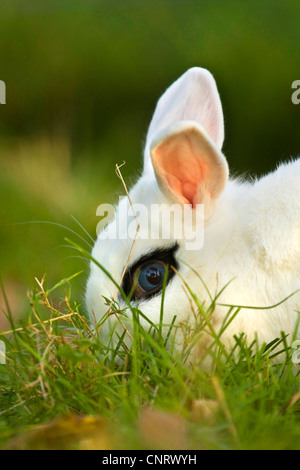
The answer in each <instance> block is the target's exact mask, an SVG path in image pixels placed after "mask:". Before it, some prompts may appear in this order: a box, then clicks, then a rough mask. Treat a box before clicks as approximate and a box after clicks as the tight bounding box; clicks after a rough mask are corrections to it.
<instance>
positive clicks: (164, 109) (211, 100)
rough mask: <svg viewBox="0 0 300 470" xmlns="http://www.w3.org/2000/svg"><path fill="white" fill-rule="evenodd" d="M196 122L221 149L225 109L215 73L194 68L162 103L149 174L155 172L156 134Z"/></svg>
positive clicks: (147, 161) (158, 108)
mask: <svg viewBox="0 0 300 470" xmlns="http://www.w3.org/2000/svg"><path fill="white" fill-rule="evenodd" d="M185 120H189V121H195V122H197V123H198V124H200V125H201V126H203V128H204V129H205V131H206V133H207V134H208V135H209V137H210V138H211V139H212V140H213V141H214V142H215V143H216V145H217V146H218V147H219V148H221V147H222V145H223V140H224V122H223V112H222V105H221V101H220V97H219V93H218V90H217V86H216V82H215V80H214V78H213V76H212V75H211V73H210V72H209V71H208V70H206V69H203V68H200V67H193V68H191V69H189V70H187V72H185V73H184V74H183V75H182V76H181V77H180V78H179V79H178V80H176V81H175V82H174V83H173V84H172V85H171V86H170V87H169V88H168V89H167V90H166V91H165V93H164V94H163V95H162V97H161V98H160V99H159V101H158V103H157V105H156V109H155V111H154V115H153V118H152V121H151V123H150V126H149V130H148V134H147V138H146V148H145V171H147V170H150V171H151V161H150V152H149V146H150V143H151V141H152V139H153V137H154V136H155V134H156V133H157V132H159V131H161V130H162V129H164V128H166V127H168V126H169V125H170V124H173V123H175V122H177V121H185Z"/></svg>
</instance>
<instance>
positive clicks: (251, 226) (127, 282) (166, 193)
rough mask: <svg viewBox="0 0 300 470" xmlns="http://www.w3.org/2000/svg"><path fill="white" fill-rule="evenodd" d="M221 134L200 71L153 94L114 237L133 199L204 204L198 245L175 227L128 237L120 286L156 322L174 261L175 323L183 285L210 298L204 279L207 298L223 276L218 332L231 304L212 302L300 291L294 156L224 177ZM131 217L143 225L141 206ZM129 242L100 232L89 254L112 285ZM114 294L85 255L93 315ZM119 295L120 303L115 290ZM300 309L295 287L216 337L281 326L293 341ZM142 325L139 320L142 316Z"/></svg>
mask: <svg viewBox="0 0 300 470" xmlns="http://www.w3.org/2000/svg"><path fill="white" fill-rule="evenodd" d="M223 139H224V123H223V113H222V107H221V102H220V98H219V94H218V91H217V87H216V84H215V80H214V78H213V77H212V75H211V74H210V72H208V71H207V70H205V69H202V68H196V67H195V68H191V69H189V70H188V71H187V72H185V73H184V74H183V75H182V76H181V77H180V78H179V79H178V80H177V81H175V82H174V83H173V84H172V85H171V86H170V87H169V88H168V89H167V90H166V92H165V93H164V94H163V95H162V97H161V98H160V99H159V101H158V103H157V106H156V109H155V112H154V115H153V119H152V121H151V124H150V127H149V130H148V134H147V137H146V143H145V156H144V169H143V173H142V176H141V177H140V179H139V180H138V181H137V183H136V184H135V186H134V187H133V188H132V189H131V191H130V193H129V196H130V201H131V202H130V201H129V199H128V198H124V199H122V200H121V202H120V204H119V206H118V207H117V210H116V218H115V220H114V221H113V222H111V224H110V226H109V229H116V228H117V229H118V233H119V234H120V233H121V234H122V233H123V230H124V233H126V230H127V228H126V227H127V225H128V217H129V216H128V211H129V209H130V204H133V205H136V204H141V205H143V207H146V208H148V209H149V211H150V206H151V205H153V204H165V205H167V207H171V205H172V204H173V203H174V202H176V203H179V204H180V205H181V206H183V205H184V204H190V205H191V206H189V208H190V211H191V212H192V213H193V212H194V211H195V208H196V205H197V204H204V243H203V246H202V248H201V247H200V248H198V249H186V244H185V241H186V240H182V239H177V238H176V236H175V233H171V234H170V237H169V238H168V239H165V238H163V237H161V236H160V237H159V238H158V239H150V238H148V239H144V238H143V237H140V238H137V239H136V241H135V243H134V244H133V249H132V253H131V255H130V259H129V262H128V267H127V270H126V274H125V276H124V277H123V280H122V283H121V285H122V287H123V289H124V290H125V292H126V293H127V294H128V293H129V291H130V289H131V288H132V286H133V283H134V281H135V282H136V283H137V284H136V287H135V292H134V295H133V299H132V302H133V305H135V304H136V302H137V303H138V305H139V308H140V310H141V312H143V314H144V315H145V316H146V317H148V318H149V319H150V320H151V321H152V322H153V323H156V324H157V323H159V319H160V308H161V294H162V283H163V282H162V279H163V275H164V272H165V265H166V264H169V265H173V266H174V267H175V268H176V273H175V272H174V271H173V270H171V269H170V270H169V275H168V279H167V285H166V289H165V299H164V319H163V321H164V323H165V324H168V323H169V324H170V323H171V322H172V320H173V317H174V315H176V321H177V322H178V323H182V324H184V323H186V322H188V321H191V319H192V318H193V313H192V310H193V309H192V304H193V301H191V298H190V296H189V295H188V292H187V288H186V286H188V287H189V288H190V290H191V291H192V292H194V293H195V294H196V295H197V297H198V299H200V300H201V301H203V302H205V301H206V304H209V295H208V292H207V290H206V289H205V287H204V285H203V282H202V280H203V281H204V282H205V284H206V286H207V288H208V290H209V291H210V292H211V295H212V296H214V295H215V294H216V293H218V292H219V291H220V290H221V289H222V288H223V287H224V286H225V285H226V284H228V283H229V284H228V285H227V287H226V288H225V289H224V290H223V291H222V293H221V295H220V297H219V298H218V301H217V302H218V305H216V307H215V310H214V313H213V316H212V322H213V325H214V327H215V328H216V330H218V328H219V327H220V325H221V324H222V322H223V320H224V318H225V316H226V314H227V313H228V307H226V306H224V305H223V306H222V305H219V304H231V305H242V306H246V307H247V306H248V307H251V306H253V307H269V306H271V305H275V304H278V303H280V301H281V300H283V299H284V298H286V297H288V296H289V295H290V294H292V293H293V292H295V291H297V289H299V288H300V161H299V160H296V161H291V162H289V163H285V164H281V165H280V166H278V168H277V169H276V170H275V171H274V172H273V173H270V174H268V175H266V176H264V177H262V178H261V179H258V180H253V181H252V182H250V183H249V182H245V181H242V180H240V179H229V175H228V165H227V161H226V158H225V157H224V155H223V154H222V152H221V148H222V144H223ZM257 151H258V153H259V145H258V149H257ZM241 158H242V149H241ZM138 222H139V224H140V231H141V232H143V230H144V229H145V228H146V226H147V225H148V223H149V220H148V219H147V217H146V216H145V214H143V211H141V213H140V214H139V215H138ZM162 225H163V223H162ZM112 233H113V230H112ZM131 247H132V238H131V239H128V238H126V237H125V236H124V237H122V236H118V237H117V238H116V239H111V238H107V239H105V237H103V239H102V238H101V236H100V237H99V238H98V240H97V241H96V244H95V246H94V249H93V252H92V256H93V258H94V259H95V260H97V261H98V262H99V263H100V264H101V265H102V266H103V267H104V268H105V269H106V270H107V271H108V272H109V273H110V274H111V275H112V277H113V278H114V279H115V280H116V281H117V282H119V281H120V280H121V278H122V273H123V270H124V268H125V267H126V263H127V260H128V256H129V253H130V250H131ZM197 273H199V276H197ZM201 279H202V280H201ZM185 283H186V284H185ZM115 294H116V286H115V285H114V284H113V283H112V281H111V280H110V279H109V278H108V277H107V275H106V274H105V273H104V272H103V271H102V270H101V269H100V268H99V267H98V266H97V265H96V264H95V263H94V262H91V271H90V277H89V280H88V284H87V289H86V301H87V308H88V311H89V314H90V318H91V321H92V322H94V321H95V319H96V320H97V321H99V320H100V319H101V318H103V316H104V315H105V313H106V312H107V309H108V306H107V303H106V302H105V300H104V298H103V296H104V297H106V298H113V297H114V296H115ZM116 300H117V301H118V303H119V304H120V306H121V307H124V306H126V303H125V302H124V301H123V300H122V297H121V296H120V294H118V296H117V297H116ZM299 307H300V294H297V293H296V294H295V295H293V296H291V297H289V299H288V300H286V301H285V302H283V303H280V304H279V305H278V306H276V307H274V308H271V309H258V310H256V309H251V308H243V309H241V311H240V312H239V313H238V315H237V316H236V317H235V319H234V320H233V321H232V323H231V324H230V325H229V327H228V328H227V329H226V331H225V332H224V333H223V336H222V340H223V342H224V343H225V344H226V345H227V346H228V347H229V346H230V344H232V337H233V335H235V334H239V333H241V332H244V333H245V335H246V337H247V338H248V339H249V340H250V341H251V340H253V338H255V337H256V335H257V337H258V339H259V342H260V343H262V342H267V343H268V342H270V341H272V340H273V339H274V338H277V337H279V336H280V333H281V331H284V332H285V333H287V334H288V335H289V338H290V339H291V338H292V335H293V333H294V331H295V327H296V324H297V318H298V313H297V308H299ZM118 321H119V320H118V319H117V318H116V317H115V316H114V315H111V316H110V317H109V319H108V321H106V322H105V323H104V325H103V328H104V329H102V330H101V331H102V332H105V331H106V332H107V331H108V328H109V327H110V326H111V324H114V323H115V322H117V323H118ZM141 322H142V323H144V324H146V320H144V319H143V318H141ZM129 328H130V327H129Z"/></svg>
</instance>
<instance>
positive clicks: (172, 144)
mask: <svg viewBox="0 0 300 470" xmlns="http://www.w3.org/2000/svg"><path fill="white" fill-rule="evenodd" d="M153 159H154V160H155V168H156V173H158V174H159V177H160V180H164V179H165V180H166V181H165V183H164V184H166V183H167V186H169V188H170V189H171V191H172V192H174V193H175V194H176V196H177V198H179V199H180V200H181V202H183V203H184V204H192V205H193V207H194V206H195V205H196V203H197V202H200V201H196V197H197V193H198V187H199V184H201V183H202V182H203V181H204V180H205V175H206V172H207V164H205V162H204V161H203V160H204V159H201V158H199V155H196V153H195V149H194V148H193V145H192V143H191V141H190V139H189V136H188V135H187V134H185V133H181V134H178V135H173V136H171V137H170V138H168V139H166V140H165V141H164V142H162V143H161V144H160V145H158V146H157V147H156V149H155V150H154V152H153ZM162 182H163V181H162Z"/></svg>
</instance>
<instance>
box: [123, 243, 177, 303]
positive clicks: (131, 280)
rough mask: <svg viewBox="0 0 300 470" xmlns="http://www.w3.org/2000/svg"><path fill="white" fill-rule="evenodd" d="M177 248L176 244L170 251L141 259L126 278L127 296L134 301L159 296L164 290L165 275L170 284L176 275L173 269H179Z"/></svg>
mask: <svg viewBox="0 0 300 470" xmlns="http://www.w3.org/2000/svg"><path fill="white" fill-rule="evenodd" d="M177 248H178V245H177V244H176V245H175V246H173V247H172V248H169V249H163V250H162V249H161V250H154V251H153V252H151V253H149V254H148V255H146V256H144V257H142V258H140V260H139V261H138V262H136V263H135V264H134V265H133V266H132V267H131V268H129V269H128V270H127V272H126V274H125V276H124V281H123V286H122V287H123V290H124V292H125V294H126V295H127V296H130V297H131V298H133V299H134V298H135V299H143V298H150V297H152V296H153V295H155V294H158V293H159V292H160V291H161V290H162V287H163V284H164V278H165V275H166V276H167V278H166V281H167V282H166V284H168V282H169V281H170V279H171V278H172V277H173V276H174V274H175V271H174V269H173V268H176V269H177V268H178V264H177V262H176V260H175V257H174V253H175V251H176V250H177ZM166 271H167V274H166Z"/></svg>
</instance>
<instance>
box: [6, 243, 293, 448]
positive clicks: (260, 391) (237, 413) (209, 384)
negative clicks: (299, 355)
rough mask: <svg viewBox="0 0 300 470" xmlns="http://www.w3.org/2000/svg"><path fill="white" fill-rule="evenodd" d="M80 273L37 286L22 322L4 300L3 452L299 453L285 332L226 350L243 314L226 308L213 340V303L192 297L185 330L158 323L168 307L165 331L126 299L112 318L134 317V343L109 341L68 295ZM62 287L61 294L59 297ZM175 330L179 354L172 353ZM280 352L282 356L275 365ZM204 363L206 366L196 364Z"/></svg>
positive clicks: (241, 339)
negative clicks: (227, 336)
mask: <svg viewBox="0 0 300 470" xmlns="http://www.w3.org/2000/svg"><path fill="white" fill-rule="evenodd" d="M76 246H77V248H78V249H79V250H80V253H81V254H82V255H84V254H85V253H86V252H85V251H84V250H83V249H81V248H80V247H79V246H78V245H76ZM107 274H108V275H109V273H107ZM77 275H78V276H79V277H80V275H82V274H81V273H78V274H77ZM77 275H75V276H71V277H70V278H68V279H65V280H63V281H61V282H59V283H57V284H56V285H55V286H52V287H47V285H46V279H45V278H43V279H42V280H37V284H36V287H35V288H34V289H33V290H32V291H31V292H30V293H29V295H28V300H29V305H28V309H27V314H26V317H25V318H23V319H22V320H20V321H19V322H17V323H16V322H15V321H14V319H13V317H12V315H11V312H10V309H9V305H8V303H7V308H6V310H7V311H6V315H7V317H8V319H9V321H10V329H9V330H8V331H5V332H2V333H0V334H1V336H0V339H1V340H3V341H4V342H5V345H6V353H7V361H6V364H2V365H0V443H1V447H2V448H6V449H7V448H8V449H57V448H63V449H86V448H92V449H110V450H111V449H186V450H187V449H299V448H300V416H299V413H298V412H297V411H298V409H299V402H298V399H300V392H299V371H298V370H297V369H296V367H297V366H295V365H294V364H293V363H292V360H291V350H290V349H289V347H288V345H287V339H286V336H285V335H284V333H282V336H281V337H280V338H277V339H274V341H272V342H271V343H270V344H263V345H260V346H258V343H257V341H253V343H252V344H250V345H249V344H247V342H246V341H245V337H244V335H240V336H237V337H235V345H234V347H233V349H232V351H226V349H225V348H224V346H223V344H222V331H224V330H225V329H226V327H227V326H228V324H229V323H230V321H232V319H233V318H234V316H235V315H237V314H238V313H239V311H240V309H241V307H234V306H232V307H228V316H227V318H226V320H225V321H224V325H223V329H221V332H220V333H217V332H216V331H215V330H214V328H213V324H212V322H211V316H212V313H213V310H214V306H215V303H216V301H217V298H214V299H211V305H210V306H209V307H206V308H205V309H204V306H203V305H202V304H201V302H199V300H198V299H197V297H196V296H195V294H193V293H192V292H190V295H192V296H193V299H194V300H195V302H196V305H197V307H198V308H197V319H198V320H197V321H196V324H195V326H194V327H193V328H190V329H185V330H182V325H177V324H176V321H174V322H172V324H171V325H168V326H166V325H164V324H163V303H162V308H161V319H160V323H159V325H154V324H153V323H151V322H150V321H149V322H148V325H147V327H143V326H142V325H141V322H140V321H139V320H140V317H141V316H143V313H142V312H140V311H139V310H138V308H137V307H133V306H132V304H130V303H129V302H128V299H127V307H126V308H125V309H123V310H120V308H119V305H118V304H117V303H116V302H113V303H112V302H111V301H110V299H107V302H108V305H109V306H110V311H111V314H117V316H118V318H119V319H121V318H125V316H127V317H128V318H127V322H128V321H129V318H132V320H131V322H132V325H131V328H130V331H131V335H132V341H131V342H130V345H129V346H128V341H125V337H126V335H127V331H126V329H124V331H123V333H122V334H119V336H117V340H116V339H115V340H114V342H113V335H114V336H115V337H116V335H117V333H116V331H115V332H112V335H111V339H110V341H108V342H107V343H106V344H104V343H103V342H102V340H101V322H100V324H99V325H98V329H93V328H92V327H91V325H90V323H89V320H88V318H87V316H86V314H85V312H84V306H82V305H79V304H78V303H76V302H75V301H74V300H72V292H71V286H72V282H74V277H76V276H77ZM62 288H63V289H64V297H63V298H61V299H60V300H59V301H57V300H56V301H54V298H55V293H56V291H61V289H62ZM144 318H145V317H144ZM103 320H104V319H103ZM174 320H175V319H174ZM163 326H164V327H165V328H167V330H168V332H167V335H164V336H162V331H163V330H164V329H165V328H163ZM179 328H180V330H181V331H184V338H185V341H184V345H183V347H182V350H180V351H178V350H176V348H175V346H174V338H176V335H177V334H178V329H179ZM204 332H208V333H209V335H210V336H211V345H210V346H209V347H207V348H206V349H205V350H203V351H202V353H201V355H200V357H199V360H198V361H197V362H191V361H190V360H189V358H190V352H191V349H192V345H193V344H195V342H197V341H198V340H199V336H201V335H202V334H203V333H204ZM98 333H100V334H98ZM279 352H284V357H283V359H282V360H281V362H280V364H274V362H273V361H272V359H273V358H274V357H275V356H276V355H277V354H278V353H279ZM208 357H210V361H211V364H212V365H211V367H210V368H209V369H204V368H201V363H202V361H205V360H206V359H207V358H208Z"/></svg>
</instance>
